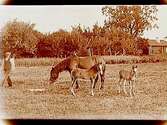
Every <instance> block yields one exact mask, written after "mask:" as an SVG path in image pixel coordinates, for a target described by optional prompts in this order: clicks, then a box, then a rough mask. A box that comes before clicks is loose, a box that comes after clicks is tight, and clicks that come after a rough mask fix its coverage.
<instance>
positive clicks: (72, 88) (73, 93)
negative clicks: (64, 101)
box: [70, 79, 76, 96]
mask: <svg viewBox="0 0 167 125" xmlns="http://www.w3.org/2000/svg"><path fill="white" fill-rule="evenodd" d="M75 83H76V79H74V80H73V81H72V85H71V89H70V90H71V92H72V95H73V96H76V94H75V92H74V84H75Z"/></svg>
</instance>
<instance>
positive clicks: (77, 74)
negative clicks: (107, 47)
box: [70, 64, 103, 96]
mask: <svg viewBox="0 0 167 125" xmlns="http://www.w3.org/2000/svg"><path fill="white" fill-rule="evenodd" d="M99 73H100V74H103V69H102V64H95V65H94V66H92V67H91V68H90V69H88V70H86V69H79V68H75V69H73V70H72V71H71V78H72V85H71V89H70V90H71V92H72V94H73V96H76V95H75V92H74V89H73V87H74V84H76V82H77V81H78V79H90V80H91V95H92V96H94V92H93V89H94V85H95V84H96V82H97V79H96V78H97V77H98V74H99Z"/></svg>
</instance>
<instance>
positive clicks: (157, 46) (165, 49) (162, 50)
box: [148, 40, 167, 55]
mask: <svg viewBox="0 0 167 125" xmlns="http://www.w3.org/2000/svg"><path fill="white" fill-rule="evenodd" d="M148 46H149V55H153V54H160V55H167V41H164V40H160V41H157V40H148Z"/></svg>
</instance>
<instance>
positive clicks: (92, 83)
mask: <svg viewBox="0 0 167 125" xmlns="http://www.w3.org/2000/svg"><path fill="white" fill-rule="evenodd" d="M94 83H95V80H94V79H92V80H91V95H92V96H94V92H93V87H94Z"/></svg>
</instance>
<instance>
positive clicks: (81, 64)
mask: <svg viewBox="0 0 167 125" xmlns="http://www.w3.org/2000/svg"><path fill="white" fill-rule="evenodd" d="M95 64H102V69H103V74H100V77H101V87H100V89H103V88H104V79H105V69H106V63H105V61H104V59H103V58H102V57H100V56H86V57H78V56H75V55H74V56H70V57H68V58H66V59H64V60H63V61H61V62H60V63H58V64H57V65H54V66H53V67H52V69H51V71H50V83H54V82H55V81H56V79H57V78H58V76H59V73H60V72H62V71H69V73H70V74H71V71H72V70H73V69H75V68H81V69H90V68H91V67H92V66H94V65H95ZM97 80H98V76H97V78H96V81H97ZM76 85H77V86H76V88H79V85H78V83H76ZM94 88H95V84H94Z"/></svg>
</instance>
